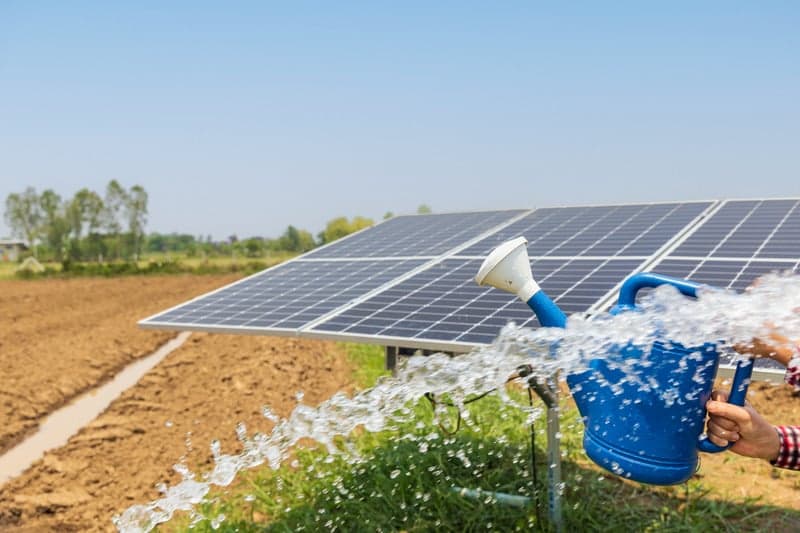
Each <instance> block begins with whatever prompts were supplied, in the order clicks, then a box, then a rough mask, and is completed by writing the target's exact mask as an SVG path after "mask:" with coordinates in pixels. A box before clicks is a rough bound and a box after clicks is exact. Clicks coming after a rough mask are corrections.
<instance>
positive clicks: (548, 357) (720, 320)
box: [114, 275, 800, 532]
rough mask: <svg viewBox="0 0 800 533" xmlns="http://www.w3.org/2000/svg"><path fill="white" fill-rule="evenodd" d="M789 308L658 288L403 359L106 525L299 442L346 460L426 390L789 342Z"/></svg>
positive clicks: (282, 456)
mask: <svg viewBox="0 0 800 533" xmlns="http://www.w3.org/2000/svg"><path fill="white" fill-rule="evenodd" d="M798 305H800V277H798V276H789V275H784V276H779V275H774V276H769V277H767V278H765V279H764V280H763V281H762V282H761V283H760V284H759V285H758V286H756V287H753V288H752V289H751V290H749V291H747V292H745V293H742V294H735V293H732V292H723V291H703V292H701V294H700V295H699V297H698V299H697V300H691V299H687V298H685V297H682V296H681V295H680V294H678V293H677V291H675V290H674V289H672V288H671V287H662V288H659V289H657V290H654V291H652V292H651V293H650V294H649V295H647V296H646V297H645V298H644V299H643V301H642V302H641V303H640V306H639V310H640V312H627V313H622V314H619V315H616V316H612V315H610V314H603V315H601V316H598V317H595V318H594V319H592V320H587V319H584V318H582V317H571V318H570V319H569V321H568V324H567V327H566V328H565V329H557V328H539V329H536V330H529V329H523V328H518V327H516V326H514V325H509V326H507V327H506V328H504V329H503V331H502V332H501V334H500V335H499V336H498V338H497V339H496V340H495V342H494V343H493V344H492V345H490V346H487V347H484V348H481V349H477V350H475V351H473V352H471V353H469V354H465V355H463V356H459V357H455V358H451V357H448V356H445V355H443V354H436V355H433V356H430V357H413V358H410V360H409V361H408V362H407V364H406V366H405V368H403V369H402V370H401V371H400V372H399V373H398V375H397V376H396V377H393V378H389V379H384V380H382V381H380V382H379V383H378V384H377V385H376V386H374V387H373V388H371V389H368V390H366V391H363V392H360V393H358V394H356V395H354V396H353V397H347V396H345V395H344V394H341V393H340V394H336V395H335V396H333V397H332V398H331V399H329V400H327V401H326V402H324V403H322V404H321V405H319V406H318V407H310V406H307V405H303V404H300V405H298V407H297V408H295V410H294V411H293V412H292V413H291V415H290V416H289V417H288V418H286V419H278V418H277V417H274V416H273V415H272V414H271V413H269V412H266V413H265V416H267V417H268V418H270V419H271V420H272V421H274V422H275V423H276V424H275V427H274V429H273V430H272V431H271V432H270V433H269V434H258V433H257V434H255V435H254V436H252V437H249V436H247V434H246V431H245V430H244V428H242V430H241V431H240V433H239V439H240V441H241V442H242V445H243V451H242V452H241V453H239V454H236V455H227V454H223V453H222V452H221V450H220V448H219V445H218V443H214V444H212V452H213V454H214V460H215V465H214V468H213V469H212V470H211V471H209V472H206V473H203V474H201V475H195V474H194V473H192V472H190V471H189V470H188V469H186V468H185V467H184V466H176V470H178V472H179V473H181V475H182V477H183V481H181V482H180V483H178V484H176V485H174V486H172V487H164V488H163V490H162V492H163V496H162V497H161V498H159V499H158V500H155V501H152V502H149V503H146V504H139V505H134V506H131V507H130V508H128V509H127V510H126V511H125V512H124V513H122V514H121V515H118V516H115V517H114V524H115V525H116V526H117V528H118V529H119V530H120V531H126V532H128V531H130V532H132V531H149V530H150V529H152V528H153V527H155V526H156V525H157V524H160V523H163V522H166V521H168V520H169V519H170V518H171V517H172V516H173V514H174V513H175V512H176V511H192V510H193V508H194V507H195V506H196V505H198V504H199V503H201V502H203V501H204V499H205V498H206V495H207V494H208V492H209V490H210V489H211V487H212V486H213V485H217V486H227V485H229V484H230V483H231V482H232V481H233V480H234V478H235V477H236V475H237V473H238V472H239V471H241V470H243V469H247V468H253V467H256V466H259V465H262V464H265V463H266V464H268V465H269V466H270V467H271V468H273V469H277V468H278V467H280V465H281V464H282V463H283V462H284V461H285V460H286V459H287V457H288V456H289V454H290V451H291V450H292V447H293V446H294V445H295V444H296V443H297V442H298V441H299V440H300V439H304V438H311V439H314V440H315V441H317V442H319V443H320V444H322V445H324V446H326V447H327V449H328V451H329V452H330V453H331V454H352V453H354V452H353V451H352V450H349V449H341V448H339V447H337V445H336V441H335V438H336V437H337V436H347V435H349V434H351V432H352V431H353V430H354V429H356V428H357V427H363V428H365V429H366V430H368V431H380V430H382V429H385V428H387V427H389V426H391V425H392V423H393V422H395V421H398V420H402V419H403V418H404V417H407V416H409V415H410V412H409V411H408V410H407V409H403V406H405V405H407V404H408V403H409V402H411V401H414V400H417V399H418V398H420V397H421V396H423V395H424V394H425V393H428V392H431V393H434V394H436V395H443V394H448V395H450V397H451V398H452V399H453V401H454V403H455V404H456V405H462V406H463V402H464V400H465V399H466V398H468V397H470V396H472V395H475V394H478V393H482V392H484V391H486V390H488V389H492V388H497V390H498V392H497V394H498V396H499V397H500V398H501V399H503V401H505V402H508V403H510V404H514V401H513V400H512V399H511V398H510V397H509V395H508V394H507V393H506V392H505V391H506V389H505V387H504V384H505V382H506V380H507V378H508V377H509V376H511V375H512V374H514V373H515V372H516V370H517V368H518V367H519V366H520V365H523V364H527V365H530V366H531V367H532V368H533V370H534V372H535V373H537V374H538V375H541V376H542V377H548V376H552V375H553V374H555V373H559V374H560V375H561V376H564V375H567V374H572V373H576V372H580V371H582V370H584V369H586V368H587V365H588V364H589V361H591V360H592V359H594V358H598V357H603V355H604V354H607V353H609V352H611V351H614V350H617V349H618V347H619V346H622V345H626V344H629V343H633V344H635V345H637V346H639V347H641V348H642V350H644V352H645V353H648V352H649V348H650V347H652V345H653V343H654V342H655V341H657V340H659V339H669V340H670V341H673V342H679V343H681V344H684V345H686V346H699V345H702V344H703V343H705V342H708V341H717V342H722V343H728V344H731V345H732V344H737V343H746V342H749V341H750V339H752V338H753V337H757V336H764V335H765V334H767V333H768V332H769V331H770V329H769V327H768V324H770V325H771V326H770V327H772V328H773V329H774V330H775V331H777V332H779V333H783V334H786V335H787V336H788V337H790V338H797V336H798V334H797V332H800V312H798ZM687 357H692V354H687ZM618 367H619V370H620V372H622V373H623V374H625V376H626V379H629V380H631V381H632V382H634V383H638V384H639V385H640V387H641V389H640V390H642V391H646V390H652V389H654V388H655V389H660V391H661V393H660V396H659V397H660V398H663V400H664V401H675V399H674V398H672V397H671V395H670V386H671V385H670V383H654V382H653V380H652V379H650V380H646V381H637V380H639V379H640V377H639V376H638V375H635V373H632V372H628V371H629V368H628V365H627V364H626V361H624V360H623V361H619V362H618ZM630 368H633V366H631V367H630ZM676 371H677V372H680V369H677V370H676ZM626 372H628V373H626ZM609 386H612V387H613V386H614V384H609ZM518 407H519V408H520V409H525V410H527V412H528V418H529V420H533V419H535V418H536V417H537V416H539V415H540V414H541V410H540V409H534V408H529V407H525V406H518Z"/></svg>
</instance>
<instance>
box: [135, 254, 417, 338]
mask: <svg viewBox="0 0 800 533" xmlns="http://www.w3.org/2000/svg"><path fill="white" fill-rule="evenodd" d="M423 263H424V261H422V260H396V261H352V262H346V261H314V262H301V261H295V262H290V263H286V264H284V265H280V266H279V267H277V268H274V269H271V270H267V271H264V272H262V273H260V274H256V275H255V276H251V277H250V278H247V279H245V280H242V281H241V282H239V283H236V284H234V285H229V286H227V287H224V288H223V289H221V290H219V291H216V292H214V293H211V294H208V295H206V296H203V297H200V298H198V299H196V300H193V301H191V302H189V303H187V304H184V305H182V306H179V307H176V308H173V309H171V310H168V311H165V312H163V313H160V314H158V315H155V316H153V317H151V318H148V319H146V320H145V321H143V325H151V326H154V325H159V324H169V325H173V326H175V325H184V326H192V327H195V328H196V329H203V328H211V327H213V328H225V327H230V326H234V327H247V328H253V329H263V328H275V329H296V328H299V327H301V326H303V325H305V324H306V323H308V322H311V321H313V320H315V319H318V318H320V317H322V316H324V315H325V314H326V313H328V312H330V311H332V310H333V309H336V308H338V307H340V306H342V305H344V304H347V303H350V302H351V301H352V300H353V299H355V298H358V297H361V296H363V295H365V294H367V293H368V292H369V291H371V290H373V289H375V288H377V287H379V286H381V285H383V284H385V283H387V282H389V281H392V280H393V279H396V278H397V277H399V276H401V275H403V274H406V273H408V272H410V271H411V270H413V269H414V268H416V267H418V266H420V265H421V264H423Z"/></svg>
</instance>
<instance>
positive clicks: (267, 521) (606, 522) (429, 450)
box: [165, 345, 800, 532]
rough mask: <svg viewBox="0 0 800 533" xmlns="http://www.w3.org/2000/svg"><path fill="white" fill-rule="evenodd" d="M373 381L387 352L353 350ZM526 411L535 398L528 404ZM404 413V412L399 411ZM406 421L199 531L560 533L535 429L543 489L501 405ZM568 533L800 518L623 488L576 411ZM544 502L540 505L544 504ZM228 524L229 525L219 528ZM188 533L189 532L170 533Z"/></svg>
mask: <svg viewBox="0 0 800 533" xmlns="http://www.w3.org/2000/svg"><path fill="white" fill-rule="evenodd" d="M346 346H347V348H348V352H349V353H350V354H351V358H352V360H354V361H361V362H362V363H363V364H364V366H365V367H366V368H367V370H364V374H363V376H362V377H361V378H359V379H360V380H361V381H359V383H360V385H362V386H363V385H367V384H368V383H369V380H370V379H372V380H374V379H375V378H376V376H378V375H380V374H382V373H384V371H383V370H382V367H383V366H382V365H383V360H382V353H383V352H382V350H379V349H376V348H374V347H359V346H358V345H346ZM519 401H520V402H522V403H525V402H527V397H525V396H523V395H522V394H520V395H519ZM398 407H400V406H398ZM406 410H407V412H406V416H405V417H404V418H405V419H404V421H403V422H401V423H398V424H397V425H396V427H392V428H389V429H387V430H386V431H383V432H380V433H376V434H371V433H366V432H360V433H359V434H358V435H354V436H351V438H350V439H348V442H349V443H350V445H352V446H353V447H355V449H357V450H358V453H359V456H360V459H358V460H353V459H352V458H346V457H345V456H330V455H328V454H326V453H323V451H322V450H318V449H313V448H312V449H302V450H298V451H297V453H296V456H295V457H294V459H293V460H292V461H290V462H289V464H286V465H284V466H283V467H281V468H280V469H279V470H277V471H273V470H271V469H269V468H263V469H261V470H255V471H250V472H246V473H244V474H243V475H240V478H241V479H240V481H239V482H238V483H237V484H236V487H235V488H231V489H228V490H224V491H223V490H220V491H218V492H216V493H215V495H214V496H213V500H212V501H211V502H210V503H209V504H206V505H204V506H203V507H202V508H201V509H200V511H201V513H202V515H203V516H205V517H207V518H206V519H204V520H201V521H199V522H197V523H195V524H194V525H193V526H192V529H191V531H209V532H210V531H226V532H234V531H240V532H255V531H269V532H294V531H459V532H460V531H487V530H497V531H552V530H553V526H552V524H550V523H549V522H548V518H547V509H546V507H547V503H546V502H547V488H546V483H545V477H546V472H547V464H546V458H545V449H544V447H545V444H546V442H545V441H546V438H545V435H544V420H543V418H542V419H540V420H538V421H537V423H536V431H535V434H536V454H535V457H536V461H535V465H536V471H537V475H536V478H537V479H536V481H535V482H534V480H533V475H532V472H531V468H530V433H529V427H528V426H526V423H525V415H524V414H523V413H522V412H521V411H520V410H519V409H514V408H511V407H508V406H505V405H503V404H502V403H501V402H500V400H499V399H498V398H496V397H494V396H489V397H487V398H485V399H483V400H480V401H478V402H475V403H473V404H471V405H470V406H469V411H470V417H469V424H467V425H466V426H465V427H463V428H462V429H461V431H459V432H458V433H456V434H455V435H448V434H446V433H445V432H443V431H441V430H440V429H439V428H438V427H437V425H436V424H435V423H434V421H433V419H432V411H431V408H430V406H429V404H428V403H427V402H426V401H425V400H420V401H419V402H418V403H417V404H415V405H413V406H406ZM561 424H562V434H563V437H562V443H561V450H562V457H563V465H562V468H563V479H564V481H565V482H566V484H565V487H564V490H563V493H562V505H563V517H564V526H563V527H564V531H687V532H690V531H691V532H695V531H770V530H771V531H796V530H797V524H798V523H799V521H800V513H798V512H796V511H793V510H787V509H781V508H777V507H772V506H768V505H761V504H760V503H759V502H758V501H747V502H744V503H742V502H725V501H719V500H715V499H713V498H708V497H707V496H708V494H709V489H708V488H706V487H704V486H703V484H702V482H701V481H697V480H692V481H690V482H689V483H686V484H683V485H677V486H674V487H653V486H648V485H641V484H638V483H632V482H625V481H622V480H620V479H619V478H617V477H615V476H612V475H606V474H604V473H603V472H602V471H601V470H599V469H597V468H596V467H594V466H593V465H592V464H591V463H590V461H589V460H588V459H587V458H586V456H585V455H584V453H583V449H582V446H581V439H582V424H581V422H580V420H579V418H578V413H577V411H576V410H574V409H572V408H569V407H568V406H567V403H566V401H564V402H562V413H561ZM453 487H466V488H471V489H477V488H480V489H482V490H485V491H497V492H503V493H508V494H515V495H522V496H530V497H531V503H530V504H529V505H527V506H525V507H521V508H520V507H510V506H507V505H503V504H501V503H500V502H498V501H497V499H495V498H493V497H491V496H483V497H481V498H480V499H478V500H476V499H470V498H467V497H464V496H461V495H460V494H457V493H456V492H454V490H453ZM537 500H538V505H537V504H536V503H535V502H537ZM223 516H224V520H221V518H222V517H223ZM176 527H177V528H178V529H182V530H187V531H188V530H189V529H188V527H189V526H188V522H185V521H184V522H182V523H180V524H173V525H172V526H167V528H165V529H170V530H172V529H175V528H176Z"/></svg>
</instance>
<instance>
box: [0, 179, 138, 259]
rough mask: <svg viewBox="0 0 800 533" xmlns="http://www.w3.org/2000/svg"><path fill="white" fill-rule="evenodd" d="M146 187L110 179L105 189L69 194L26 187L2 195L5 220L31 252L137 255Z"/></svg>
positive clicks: (94, 256)
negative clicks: (124, 185) (17, 191)
mask: <svg viewBox="0 0 800 533" xmlns="http://www.w3.org/2000/svg"><path fill="white" fill-rule="evenodd" d="M147 199H148V196H147V191H145V189H144V187H142V186H141V185H134V186H132V187H130V188H129V189H126V188H125V187H123V186H122V185H120V183H119V182H118V181H117V180H111V181H110V182H108V185H107V186H106V189H105V191H104V194H103V195H102V196H101V195H100V194H98V193H97V192H95V191H92V190H90V189H88V188H83V189H81V190H79V191H78V192H76V193H75V195H74V196H73V197H72V198H62V197H61V196H60V195H59V194H58V193H56V192H55V191H53V190H52V189H46V190H44V191H42V192H41V193H38V192H37V191H36V189H35V188H33V187H28V188H26V189H25V190H24V191H23V192H21V193H11V194H9V195H8V196H7V197H6V202H5V213H4V217H5V221H6V223H7V224H8V226H9V227H10V228H11V231H12V232H13V233H14V234H15V235H16V236H18V237H21V238H23V239H25V240H26V241H27V243H28V246H30V247H31V251H32V253H33V255H34V256H35V257H40V256H43V257H44V258H45V259H49V260H55V261H61V262H68V261H73V260H74V261H88V260H97V261H101V262H102V261H104V260H109V259H117V260H119V259H126V260H130V259H136V258H138V257H139V256H140V255H141V253H142V250H143V247H144V244H145V233H144V228H145V225H146V224H147Z"/></svg>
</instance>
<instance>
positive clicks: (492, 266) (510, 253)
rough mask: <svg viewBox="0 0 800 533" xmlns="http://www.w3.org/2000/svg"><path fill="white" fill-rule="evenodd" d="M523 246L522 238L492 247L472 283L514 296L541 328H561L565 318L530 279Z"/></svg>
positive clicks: (529, 266) (528, 261)
mask: <svg viewBox="0 0 800 533" xmlns="http://www.w3.org/2000/svg"><path fill="white" fill-rule="evenodd" d="M527 244H528V241H527V240H526V239H525V237H517V238H516V239H512V240H510V241H506V242H504V243H503V244H501V245H500V246H498V247H497V248H495V249H494V250H493V251H492V253H490V254H489V255H488V256H487V257H486V259H485V260H484V261H483V264H482V265H481V268H480V270H478V274H477V275H476V276H475V281H476V282H477V283H478V285H490V286H492V287H495V288H497V289H501V290H504V291H506V292H510V293H512V294H516V295H517V296H518V297H519V299H520V300H522V301H523V302H525V303H526V304H528V307H530V308H531V310H533V312H534V313H535V314H536V318H538V319H539V323H540V324H541V325H542V326H544V327H556V328H563V327H564V326H566V325H567V315H565V314H564V312H563V311H561V309H559V308H558V306H557V305H556V304H555V302H553V300H551V299H550V297H549V296H547V294H545V292H544V291H543V290H542V289H541V288H540V287H539V284H538V283H536V280H534V279H533V273H532V272H531V264H530V260H529V259H528V250H527V247H526V246H527Z"/></svg>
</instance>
